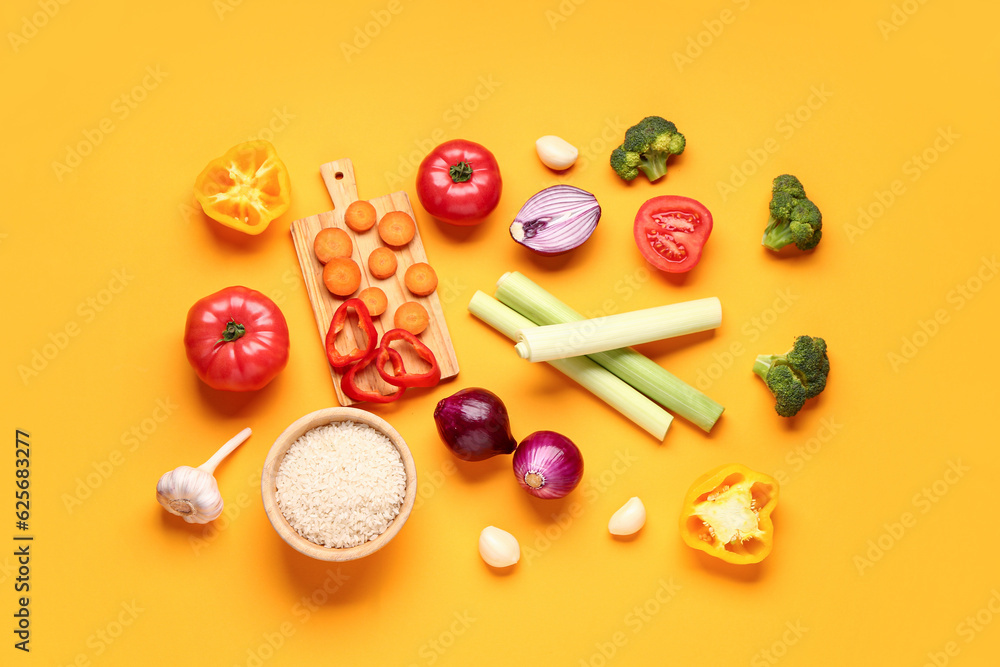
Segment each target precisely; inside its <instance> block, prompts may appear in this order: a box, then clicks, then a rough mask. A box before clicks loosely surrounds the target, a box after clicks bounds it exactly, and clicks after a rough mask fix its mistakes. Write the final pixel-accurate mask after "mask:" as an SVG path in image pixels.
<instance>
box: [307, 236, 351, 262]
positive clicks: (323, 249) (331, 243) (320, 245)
mask: <svg viewBox="0 0 1000 667" xmlns="http://www.w3.org/2000/svg"><path fill="white" fill-rule="evenodd" d="M353 251H354V244H353V243H352V242H351V237H350V235H348V233H347V232H345V231H344V230H343V229H341V228H339V227H325V228H323V229H321V230H319V234H317V235H316V240H315V241H313V252H315V253H316V258H317V259H318V260H319V261H320V262H322V263H323V264H326V263H327V262H329V261H330V260H331V259H333V258H335V257H350V256H351V253H352V252H353Z"/></svg>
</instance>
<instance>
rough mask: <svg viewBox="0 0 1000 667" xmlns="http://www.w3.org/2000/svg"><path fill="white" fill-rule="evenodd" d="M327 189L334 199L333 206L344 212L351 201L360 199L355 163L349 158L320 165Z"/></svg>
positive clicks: (320, 171)
mask: <svg viewBox="0 0 1000 667" xmlns="http://www.w3.org/2000/svg"><path fill="white" fill-rule="evenodd" d="M319 173H320V174H321V175H322V176H323V182H325V183H326V189H327V191H328V192H329V193H330V199H332V200H333V207H334V208H335V209H337V210H339V211H340V212H341V213H343V211H344V209H346V208H347V207H348V206H350V205H351V202H355V201H357V200H358V184H357V182H356V181H355V180H354V164H353V163H352V162H351V161H350V159H348V158H343V159H342V160H334V161H333V162H327V163H326V164H324V165H320V168H319Z"/></svg>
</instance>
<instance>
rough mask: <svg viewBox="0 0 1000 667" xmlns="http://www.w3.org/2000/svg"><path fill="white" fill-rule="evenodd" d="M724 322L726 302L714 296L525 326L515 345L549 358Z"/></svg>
mask: <svg viewBox="0 0 1000 667" xmlns="http://www.w3.org/2000/svg"><path fill="white" fill-rule="evenodd" d="M720 324H722V304H720V303H719V300H718V299H717V298H715V297H711V298H709V299H696V300H694V301H685V302H683V303H672V304H669V305H666V306H656V307H654V308H644V309H642V310H633V311H630V312H627V313H616V314H614V315H608V316H606V317H598V318H595V319H590V320H579V321H577V322H563V323H561V324H546V325H544V326H538V327H533V328H530V329H525V330H524V331H519V332H518V335H517V345H515V346H514V349H515V350H517V354H518V355H519V356H520V357H521V358H522V359H527V360H528V361H549V360H550V359H565V358H566V357H579V356H581V355H585V354H593V353H594V352H605V351H607V350H617V349H618V348H620V347H628V346H629V345H639V344H640V343H649V342H652V341H654V340H663V339H664V338H673V337H674V336H684V335H687V334H692V333H697V332H699V331H707V330H709V329H715V328H717V327H718V326H719V325H720Z"/></svg>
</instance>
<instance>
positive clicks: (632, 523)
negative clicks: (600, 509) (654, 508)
mask: <svg viewBox="0 0 1000 667" xmlns="http://www.w3.org/2000/svg"><path fill="white" fill-rule="evenodd" d="M645 523H646V506H645V505H643V504H642V501H641V500H639V498H637V497H634V496H633V497H632V498H629V500H628V502H627V503H625V504H624V505H622V506H621V509H619V510H618V511H617V512H615V513H614V514H612V515H611V520H610V521H608V530H609V531H611V534H612V535H632V534H633V533H637V532H638V531H639V529H640V528H642V527H643V525H645Z"/></svg>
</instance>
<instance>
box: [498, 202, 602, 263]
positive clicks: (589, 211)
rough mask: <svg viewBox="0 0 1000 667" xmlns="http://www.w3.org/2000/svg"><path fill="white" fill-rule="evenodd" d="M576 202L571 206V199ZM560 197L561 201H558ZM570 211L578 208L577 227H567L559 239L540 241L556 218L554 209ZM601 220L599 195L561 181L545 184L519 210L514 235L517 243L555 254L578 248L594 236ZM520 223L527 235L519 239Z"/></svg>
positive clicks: (523, 232) (547, 253) (545, 253)
mask: <svg viewBox="0 0 1000 667" xmlns="http://www.w3.org/2000/svg"><path fill="white" fill-rule="evenodd" d="M570 200H572V201H574V202H575V204H574V205H573V206H570V205H569V204H568V202H569V201H570ZM557 201H560V202H561V203H555V202H557ZM553 209H554V210H557V211H560V212H566V211H567V210H570V209H575V210H576V211H577V214H578V215H577V218H576V222H575V223H574V225H573V229H572V230H571V229H564V230H563V232H562V233H561V234H560V235H559V238H558V239H550V240H549V241H547V242H544V243H542V242H539V241H538V240H536V239H535V237H536V235H538V234H539V233H544V230H545V229H546V227H547V226H548V225H549V224H550V222H551V221H552V219H553V212H554V210H553ZM600 220H601V206H600V204H598V203H597V198H596V197H594V195H592V194H591V193H589V192H587V191H586V190H583V189H581V188H578V187H575V186H572V185H566V184H559V185H553V186H550V187H547V188H545V189H544V190H542V191H540V192H536V193H535V194H534V195H532V196H531V197H530V198H529V199H528V201H527V202H525V204H524V206H522V207H521V210H520V211H518V213H517V216H516V217H515V218H514V222H512V223H511V226H510V236H511V238H512V239H514V241H515V242H516V243H519V244H520V245H523V246H524V247H525V248H528V249H529V250H531V251H533V252H535V253H537V254H539V255H542V256H544V257H554V256H556V255H562V254H563V253H566V252H569V251H570V250H574V249H576V248H578V247H580V246H581V245H583V243H584V242H585V241H587V239H589V238H590V237H591V235H592V234H593V233H594V231H595V230H596V229H597V224H598V223H599V222H600ZM518 226H520V229H521V234H522V235H523V237H522V238H521V239H518V238H517V236H516V235H515V228H516V227H518Z"/></svg>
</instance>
